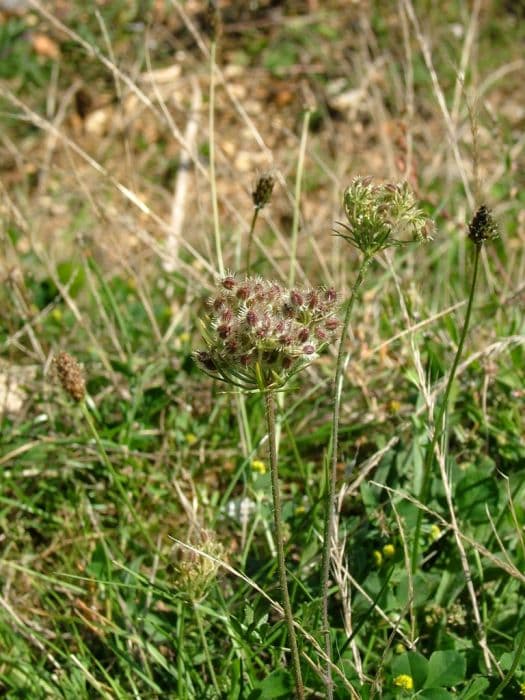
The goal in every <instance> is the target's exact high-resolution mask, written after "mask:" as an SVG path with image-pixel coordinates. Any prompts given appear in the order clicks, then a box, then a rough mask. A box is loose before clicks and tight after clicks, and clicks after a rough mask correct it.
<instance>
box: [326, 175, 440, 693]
mask: <svg viewBox="0 0 525 700" xmlns="http://www.w3.org/2000/svg"><path fill="white" fill-rule="evenodd" d="M343 207H344V212H345V215H346V219H347V222H346V223H344V224H340V226H341V229H342V230H341V231H339V232H337V235H338V236H340V237H341V238H343V239H344V240H345V241H347V243H349V244H350V245H351V246H353V247H354V248H356V249H357V250H358V251H359V253H360V265H359V269H358V273H357V277H356V279H355V282H354V284H353V286H352V289H351V292H350V296H349V298H348V299H347V301H346V303H345V312H344V320H343V324H342V327H341V335H340V338H339V349H338V353H337V363H336V371H335V379H334V385H333V414H332V431H331V441H330V449H329V464H330V467H329V474H328V479H327V493H326V508H325V523H324V537H323V557H322V566H321V597H322V626H323V637H324V646H325V653H326V657H327V662H326V669H325V679H326V691H327V697H328V698H329V699H330V700H331V699H332V698H333V684H332V671H331V659H332V647H331V640H330V625H329V621H328V584H329V575H330V549H331V543H332V538H333V537H334V515H335V497H336V476H337V461H338V438H339V422H340V414H341V395H342V389H343V379H344V371H345V365H346V362H345V357H346V351H345V347H346V337H347V334H348V327H349V324H350V318H351V315H352V309H353V308H354V304H355V300H356V298H357V296H358V293H359V290H360V288H361V286H362V284H363V281H364V279H365V276H366V272H367V270H368V268H369V266H370V263H371V262H372V260H373V259H374V257H375V256H376V255H378V254H379V253H380V252H381V251H383V250H385V249H386V248H391V247H394V246H397V247H399V246H402V245H405V244H407V243H409V242H412V241H423V240H430V239H431V237H432V230H433V226H432V223H431V222H430V221H429V220H428V219H427V217H426V216H425V215H424V214H423V213H422V212H421V211H420V210H419V209H418V207H417V205H416V200H415V198H414V195H413V194H412V192H411V191H410V189H409V187H408V185H407V183H404V182H403V183H397V184H393V183H385V184H381V185H374V184H373V182H372V178H371V177H356V178H354V179H353V181H352V183H351V184H350V186H349V187H348V188H347V189H346V191H345V193H344V198H343Z"/></svg>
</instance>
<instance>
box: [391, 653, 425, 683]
mask: <svg viewBox="0 0 525 700" xmlns="http://www.w3.org/2000/svg"><path fill="white" fill-rule="evenodd" d="M427 673H428V661H427V660H426V659H425V657H424V656H422V655H421V654H418V652H417V651H407V652H406V653H405V654H401V656H398V657H397V658H396V659H394V661H393V663H392V675H393V676H394V677H395V676H401V675H407V676H410V677H411V678H412V680H413V681H414V690H418V689H419V688H422V687H423V685H424V683H425V680H426V677H427Z"/></svg>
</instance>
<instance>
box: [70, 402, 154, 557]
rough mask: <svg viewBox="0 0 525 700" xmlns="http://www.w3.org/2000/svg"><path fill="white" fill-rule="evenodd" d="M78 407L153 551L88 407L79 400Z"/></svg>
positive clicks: (115, 482)
mask: <svg viewBox="0 0 525 700" xmlns="http://www.w3.org/2000/svg"><path fill="white" fill-rule="evenodd" d="M80 409H81V411H82V415H83V416H84V418H85V419H86V422H87V424H88V425H89V428H90V430H91V433H92V435H93V437H94V438H95V442H96V443H97V447H98V451H99V454H100V456H101V457H102V461H103V462H104V466H105V467H106V469H107V470H108V472H109V474H110V475H111V479H112V481H113V483H114V484H115V486H116V487H117V489H118V492H119V494H120V497H121V498H122V500H123V502H124V503H125V505H126V507H127V509H128V510H129V512H130V514H131V517H132V518H133V520H134V521H135V524H136V525H137V526H138V527H139V529H140V531H141V533H142V536H143V537H144V539H145V540H146V542H147V543H148V546H149V547H150V549H151V552H152V553H153V552H154V551H155V550H156V549H157V548H156V546H155V544H154V543H153V540H152V539H151V537H150V536H149V534H148V532H147V531H146V529H145V527H144V525H143V523H142V520H141V519H140V518H139V516H138V514H137V511H136V510H135V508H134V507H133V504H132V503H131V501H130V500H129V496H128V494H127V493H126V490H125V489H124V487H123V486H122V484H121V482H120V477H119V475H118V474H117V472H116V471H115V468H114V467H113V465H112V463H111V460H110V459H109V457H108V455H107V452H106V450H105V448H104V445H103V444H102V441H101V439H100V435H99V434H98V430H97V428H96V426H95V423H94V421H93V418H92V417H91V414H90V412H89V409H88V407H87V406H86V402H85V401H82V402H81V404H80Z"/></svg>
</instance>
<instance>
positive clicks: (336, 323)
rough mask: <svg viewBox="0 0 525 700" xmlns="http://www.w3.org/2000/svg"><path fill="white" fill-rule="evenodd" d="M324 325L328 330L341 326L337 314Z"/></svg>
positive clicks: (334, 329)
mask: <svg viewBox="0 0 525 700" xmlns="http://www.w3.org/2000/svg"><path fill="white" fill-rule="evenodd" d="M324 326H325V328H326V330H327V331H336V330H337V329H338V328H339V321H338V320H337V319H336V318H335V316H332V317H331V318H327V319H326V321H325V324H324Z"/></svg>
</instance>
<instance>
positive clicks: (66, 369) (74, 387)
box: [53, 352, 86, 402]
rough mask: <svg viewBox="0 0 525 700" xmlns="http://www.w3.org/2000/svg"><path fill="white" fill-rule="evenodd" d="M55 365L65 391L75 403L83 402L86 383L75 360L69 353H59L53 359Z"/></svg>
mask: <svg viewBox="0 0 525 700" xmlns="http://www.w3.org/2000/svg"><path fill="white" fill-rule="evenodd" d="M53 364H54V366H55V369H56V372H57V375H58V378H59V380H60V383H61V384H62V388H63V389H64V391H65V392H66V393H67V394H69V395H70V396H71V398H72V399H73V400H74V401H77V402H80V401H82V400H83V399H84V397H85V395H86V382H85V379H84V375H83V373H82V369H81V368H80V365H79V364H78V362H77V361H76V360H75V358H74V357H71V355H69V353H67V352H59V353H58V355H56V356H55V358H54V359H53Z"/></svg>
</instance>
